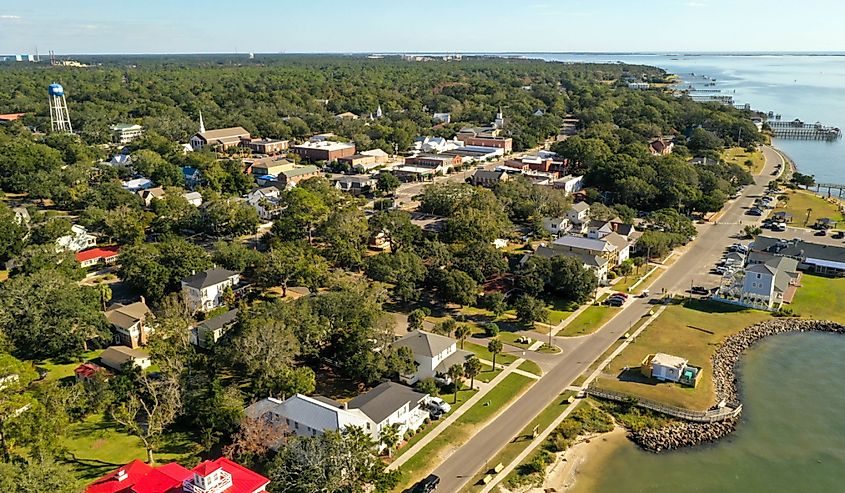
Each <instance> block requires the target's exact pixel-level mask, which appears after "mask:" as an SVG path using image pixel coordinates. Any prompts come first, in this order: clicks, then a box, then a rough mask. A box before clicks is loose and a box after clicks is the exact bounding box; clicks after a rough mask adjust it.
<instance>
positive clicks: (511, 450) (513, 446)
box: [461, 392, 574, 493]
mask: <svg viewBox="0 0 845 493" xmlns="http://www.w3.org/2000/svg"><path fill="white" fill-rule="evenodd" d="M571 395H574V393H573V392H564V393H563V394H560V395H559V396H557V398H556V399H555V400H554V401H553V402H552V403H551V404H549V405H548V406H546V408H545V409H543V411H541V412H540V414H538V415H537V417H535V418H534V419H533V420H532V421H531V423H529V424H528V426H526V427H525V428H523V429H522V431H521V432H520V433H519V435H518V436H516V437H514V438H513V439H512V440H511V441H510V442H508V444H507V445H505V446H504V448H503V449H502V450H500V451H499V453H498V454H496V455H495V456H494V457H493V458H491V459H490V460H489V461H488V465H489V467H490V469H489V470H486V471H481V472H479V473H478V474H476V475H475V477H474V478H473V479H472V480H471V481H469V482H468V483H467V486H465V487H464V489H462V490H461V491H462V492H467V493H468V492H474V491H481V489H482V488H483V487H484V486H483V485H482V484H481V478H483V477H484V476H486V475H487V474H493V468H494V467H496V465H497V464H500V463H501V464H502V465H503V466H507V465H508V464H510V463H511V462H512V461H513V460H514V459H516V456H517V455H519V454H520V453H521V452H522V451H523V450H525V448H526V447H528V445H530V444H531V441H532V440H533V439H534V438H533V435H532V433H533V432H534V427H537V429H538V431H540V432H542V431H543V430H544V429H546V427H548V426H549V425H550V424H551V423H552V421H554V420H555V418H557V417H558V416H560V414H561V413H562V412H563V411H564V410H565V409H566V408H567V407H568V406H569V402H568V401H567V399H569V397H570V396H571Z"/></svg>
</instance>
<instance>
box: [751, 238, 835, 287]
mask: <svg viewBox="0 0 845 493" xmlns="http://www.w3.org/2000/svg"><path fill="white" fill-rule="evenodd" d="M750 250H751V252H754V253H758V254H766V255H770V256H775V257H790V258H794V259H795V260H797V261H798V269H799V270H801V271H805V272H810V273H812V274H817V275H821V276H831V277H845V247H841V246H838V245H826V244H820V243H812V242H809V241H804V240H800V239H795V240H783V239H780V238H774V237H769V236H762V235H761V236H758V237H757V238H756V239H755V240H754V241H753V242H752V243H751V245H750Z"/></svg>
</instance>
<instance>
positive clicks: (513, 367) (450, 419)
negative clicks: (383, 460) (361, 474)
mask: <svg viewBox="0 0 845 493" xmlns="http://www.w3.org/2000/svg"><path fill="white" fill-rule="evenodd" d="M523 361H525V360H524V359H522V358H517V360H516V361H514V362H513V363H511V364H509V365H508V366H506V367H505V368H504V369H503V370H502V372H501V373H499V374H498V375H496V378H494V379H493V380H490V382H489V383H486V384H483V382H476V383H477V384H479V390H478V392H476V393H475V395H473V396H472V397H470V398H469V400H467V401H466V402H465V403H464V404H463V405H462V406H461V407H459V408H458V409H457V410H456V411H454V412H453V413H452V414H450V415H449V416H447V417H446V419H444V420H443V421H441V422H440V423H439V424H438V425H437V426H436V427H435V428H434V429H433V430H431V432H430V433H429V434H428V435H426V436H424V437H423V438H422V439H421V440H420V441H419V442H417V443H415V444H414V445H413V446H412V447H411V448H409V449H408V450H405V451H403V452H402V455H401V456H399V457H398V458H397V459H396V460H394V461H393V462H391V463H390V465H388V466H387V470H388V471H392V470H395V469H398V468H399V467H400V466H401V465H402V464H404V463H405V462H407V461H408V460H410V458H411V457H413V456H415V455H416V454H417V453H418V452H419V451H420V450H422V448H423V447H425V446H426V445H428V444H429V443H430V442H431V441H432V440H434V439H435V438H437V436H438V435H440V434H441V433H443V431H444V430H446V428H447V427H449V426H450V425H451V424H452V423H454V422H455V421H457V419H458V418H460V417H461V416H463V414H464V413H465V412H467V411H468V410H469V409H470V408H471V407H472V406H474V405H475V404H476V403H477V402H478V401H480V400H481V399H482V398H483V397H484V396H485V395H487V392H489V391H490V390H491V389H493V388H494V387H495V386H496V385H498V384H499V383H500V382H501V381H502V380H504V379H505V377H507V376H508V375H510V374H511V373H519V374H520V375H521V374H522V373H521V372H522V370H517V367H518V366H519V365H521V364H522V362H523ZM482 363H485V364H489V365H490V366H492V362H490V361H487V362H485V361H484V360H482ZM497 366H498V365H497ZM531 376H532V377H535V378H536V377H537V376H536V375H534V374H531ZM481 384H483V385H481ZM491 419H492V416H491Z"/></svg>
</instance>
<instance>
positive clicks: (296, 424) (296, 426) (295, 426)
mask: <svg viewBox="0 0 845 493" xmlns="http://www.w3.org/2000/svg"><path fill="white" fill-rule="evenodd" d="M293 427H294V428H296V429H297V430H298V429H299V423H298V422H296V421H294V422H293Z"/></svg>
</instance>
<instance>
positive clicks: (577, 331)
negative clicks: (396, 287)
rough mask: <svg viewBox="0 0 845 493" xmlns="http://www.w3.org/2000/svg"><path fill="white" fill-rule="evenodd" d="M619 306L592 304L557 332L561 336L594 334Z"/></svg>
mask: <svg viewBox="0 0 845 493" xmlns="http://www.w3.org/2000/svg"><path fill="white" fill-rule="evenodd" d="M617 311H619V308H616V307H612V306H606V305H592V306H589V307H587V309H586V310H584V311H583V312H581V313H580V314H579V315H578V316H577V317H575V320H573V321H571V322H569V323H568V324H567V325H566V327H564V328H563V330H561V331H560V332H558V333H557V335H558V336H560V337H573V336H583V335H587V334H592V333H593V332H595V331H596V330H598V329H599V327H601V326H602V325H604V324H605V322H607V321H608V320H610V319H611V318H612V317H613V315H615V314H616V312H617Z"/></svg>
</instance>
